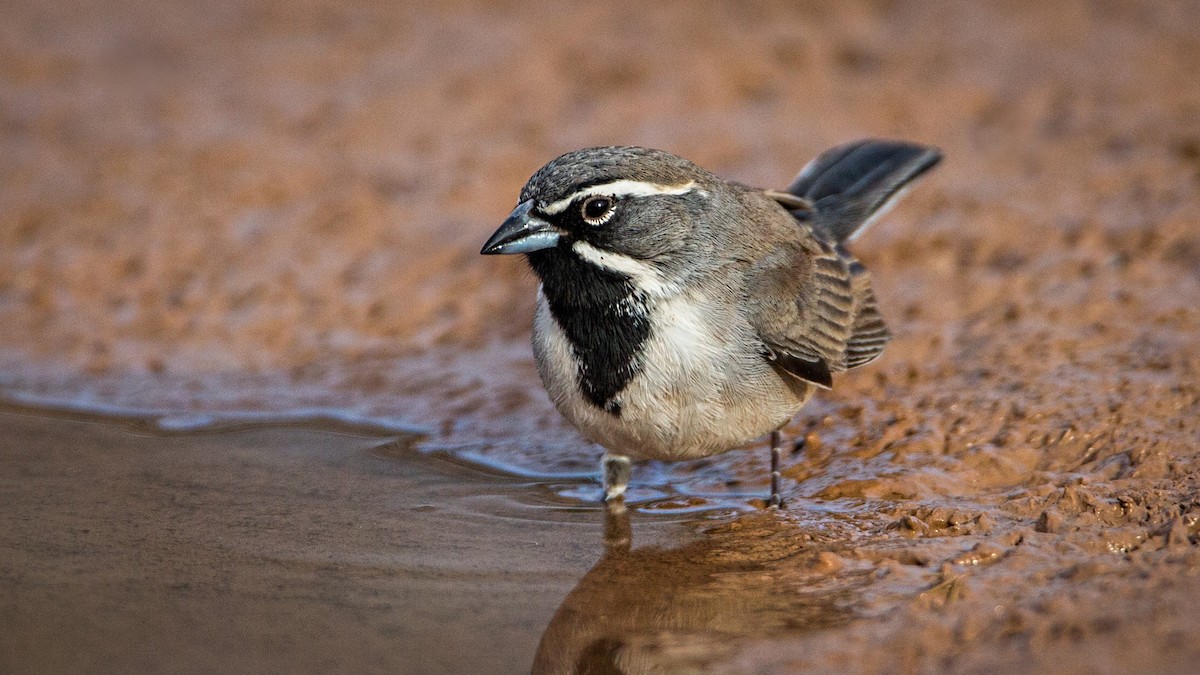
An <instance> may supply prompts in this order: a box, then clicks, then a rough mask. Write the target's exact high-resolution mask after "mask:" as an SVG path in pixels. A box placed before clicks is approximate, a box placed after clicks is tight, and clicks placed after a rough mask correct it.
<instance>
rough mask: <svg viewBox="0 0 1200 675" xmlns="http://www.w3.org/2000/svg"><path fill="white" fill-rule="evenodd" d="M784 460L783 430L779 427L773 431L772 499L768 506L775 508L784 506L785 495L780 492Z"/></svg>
mask: <svg viewBox="0 0 1200 675" xmlns="http://www.w3.org/2000/svg"><path fill="white" fill-rule="evenodd" d="M782 462H783V432H782V431H780V430H779V429H776V430H775V431H772V432H771V499H770V500H769V501H768V502H767V506H768V507H769V508H773V509H781V508H783V497H782V496H781V495H780V494H779V479H780V473H779V465H780V464H781V463H782Z"/></svg>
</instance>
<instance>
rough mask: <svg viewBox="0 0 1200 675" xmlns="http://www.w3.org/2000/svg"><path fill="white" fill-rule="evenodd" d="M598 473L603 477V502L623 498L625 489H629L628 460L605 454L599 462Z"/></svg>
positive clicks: (621, 456)
mask: <svg viewBox="0 0 1200 675" xmlns="http://www.w3.org/2000/svg"><path fill="white" fill-rule="evenodd" d="M600 471H601V473H602V474H603V476H604V501H606V502H610V501H612V500H614V499H618V498H620V497H622V496H624V494H625V488H627V487H629V473H630V471H631V469H630V468H629V458H628V457H626V456H624V455H610V454H609V453H607V452H606V453H604V457H603V458H602V459H601V460H600Z"/></svg>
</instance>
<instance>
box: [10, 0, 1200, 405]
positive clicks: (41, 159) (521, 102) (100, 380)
mask: <svg viewBox="0 0 1200 675" xmlns="http://www.w3.org/2000/svg"><path fill="white" fill-rule="evenodd" d="M4 14H5V20H4V22H3V26H0V387H2V388H3V390H4V391H6V392H8V393H9V394H11V395H20V396H24V397H33V398H37V399H39V400H58V401H75V402H77V403H80V404H100V403H104V404H108V405H114V406H124V407H129V408H171V409H208V408H211V409H260V408H261V409H289V408H292V407H295V406H301V405H318V406H319V405H336V406H349V407H354V408H357V409H360V410H363V411H368V412H371V413H372V414H379V415H387V416H399V417H401V418H405V419H409V420H411V421H414V422H418V423H422V424H432V425H441V426H442V428H453V427H454V425H455V424H456V422H455V420H458V419H459V418H460V417H461V416H463V415H466V414H469V413H472V412H476V411H479V410H480V408H481V407H485V408H486V407H489V406H490V407H491V408H490V409H492V410H493V412H495V413H496V414H503V413H505V412H506V411H510V410H512V409H514V406H515V407H518V408H519V407H520V406H522V405H526V404H528V405H529V406H531V407H532V408H533V409H535V410H538V411H542V412H546V410H547V408H546V405H545V403H544V398H543V397H541V394H540V392H539V391H536V389H533V390H532V391H531V388H532V387H534V385H535V383H534V381H533V379H532V377H533V375H532V369H531V368H530V363H531V362H530V359H529V356H528V350H527V348H526V346H525V344H526V342H525V341H526V339H527V334H528V329H529V323H530V322H529V317H530V315H531V312H532V305H533V287H534V283H533V281H532V279H531V278H530V275H529V274H528V273H526V272H525V271H524V270H523V266H522V264H521V261H519V260H496V259H483V258H480V257H479V256H478V255H477V252H478V248H479V246H480V244H481V242H482V241H483V240H484V239H485V238H486V236H487V235H488V234H489V233H490V232H491V231H492V229H493V228H494V227H495V226H496V225H497V224H498V223H499V222H500V221H501V220H502V219H503V217H504V216H505V215H506V214H507V212H508V211H509V209H510V208H511V206H512V205H513V204H514V203H515V198H516V194H517V192H518V191H519V189H520V187H521V186H522V184H523V183H524V181H525V179H526V178H527V177H528V176H529V175H530V174H531V173H532V172H533V171H534V170H536V169H537V168H538V167H539V166H540V165H541V164H543V163H544V162H546V161H548V160H549V159H551V158H553V157H554V156H556V155H557V154H559V153H561V152H564V151H566V150H570V149H574V148H578V147H582V146H588V145H600V144H615V143H620V144H641V145H648V146H653V147H658V148H663V149H666V150H670V151H672V152H675V153H678V154H681V155H683V156H686V157H688V158H690V159H692V160H694V161H696V162H697V163H699V164H701V165H702V166H705V167H706V168H709V169H712V170H714V171H715V172H717V173H719V174H720V175H722V176H724V177H726V178H730V179H735V180H739V181H743V182H747V183H751V184H757V185H762V186H765V187H770V186H776V187H777V186H782V185H785V184H786V183H787V182H788V181H789V180H790V178H791V176H792V175H793V174H794V173H795V172H796V171H797V170H798V169H799V168H800V167H801V166H802V165H803V164H804V163H805V162H806V161H808V159H810V158H811V157H812V156H813V155H815V154H816V153H818V152H820V151H821V150H823V149H825V148H827V147H829V146H831V145H834V144H837V143H840V142H844V141H847V140H851V139H855V138H859V137H864V136H892V137H899V138H906V139H911V140H915V141H919V142H924V143H929V144H933V145H937V146H940V147H942V148H943V149H944V151H945V153H946V156H947V158H948V159H947V161H946V163H945V164H944V166H943V167H942V169H941V170H939V171H938V172H937V174H936V175H935V177H934V178H933V179H932V180H930V181H929V182H928V183H927V184H923V185H922V186H921V189H920V190H917V191H915V192H914V194H913V195H912V196H911V197H910V199H909V200H908V201H907V202H906V203H905V205H904V206H903V207H902V208H901V209H900V210H898V211H897V212H896V213H895V215H893V216H892V217H891V218H890V219H889V220H890V222H888V223H885V224H884V225H883V226H881V227H879V228H876V230H875V231H873V232H872V233H871V236H869V237H865V238H863V240H861V241H860V242H859V244H858V246H857V248H856V253H858V254H859V255H860V256H861V257H863V258H864V259H865V260H866V261H867V262H868V264H869V265H870V266H871V268H872V269H873V270H874V272H875V275H876V278H877V279H878V280H879V281H878V282H877V285H878V286H880V287H881V290H880V295H881V301H882V302H881V304H882V306H883V307H884V310H885V314H887V315H888V317H889V319H890V320H891V322H892V323H893V325H894V327H896V328H897V331H898V336H899V339H898V341H897V343H896V345H895V346H894V349H893V354H892V356H893V358H891V359H888V360H886V361H885V362H884V363H886V364H889V365H887V366H885V367H886V368H889V370H888V371H885V372H893V371H894V372H896V373H899V372H903V371H904V369H906V368H910V367H917V368H924V367H926V366H925V365H924V364H927V363H929V362H930V361H936V360H950V361H953V360H955V359H956V358H957V357H959V356H962V355H961V354H956V352H954V351H953V350H952V349H950V348H949V347H947V346H946V345H947V343H948V342H950V341H952V340H953V339H954V338H955V336H957V335H959V334H960V333H962V332H963V331H968V330H970V326H968V325H967V323H964V321H966V319H965V318H964V317H972V316H974V317H976V319H977V318H978V317H979V316H981V315H988V316H991V314H990V313H997V312H998V313H999V314H996V316H998V317H1003V316H1007V317H1008V319H1007V324H1005V325H1008V326H1010V328H1011V329H1012V330H1013V331H1015V333H1024V334H1032V333H1036V332H1037V331H1043V332H1045V331H1051V332H1053V331H1056V330H1059V329H1061V330H1062V331H1063V337H1064V338H1066V337H1070V339H1077V338H1076V337H1071V336H1072V335H1074V333H1077V332H1078V330H1079V329H1080V327H1081V326H1086V325H1088V324H1090V323H1095V322H1096V321H1098V320H1099V317H1100V316H1101V315H1107V314H1108V312H1107V311H1104V312H1099V310H1097V312H1099V313H1093V314H1088V315H1086V316H1077V315H1076V313H1077V312H1084V313H1085V314H1086V313H1087V312H1088V311H1089V310H1088V305H1090V304H1092V303H1094V302H1110V301H1112V302H1116V300H1114V299H1113V298H1111V297H1109V295H1106V294H1108V293H1109V291H1111V292H1112V293H1121V294H1125V302H1126V303H1127V305H1124V306H1123V307H1125V309H1123V310H1122V311H1123V313H1124V316H1125V317H1126V318H1130V315H1129V312H1130V311H1141V310H1138V309H1136V308H1138V307H1144V306H1145V305H1146V304H1154V303H1160V304H1157V305H1155V309H1154V310H1153V312H1152V313H1153V314H1154V315H1155V316H1158V315H1170V314H1171V313H1172V312H1176V311H1179V312H1184V313H1186V314H1187V318H1188V320H1189V321H1194V319H1195V314H1194V311H1193V310H1192V304H1193V303H1192V302H1191V300H1188V301H1187V302H1174V301H1173V300H1172V298H1176V299H1178V298H1180V296H1181V295H1183V294H1182V293H1180V286H1179V284H1180V283H1183V284H1186V289H1187V290H1188V291H1189V292H1191V291H1194V290H1195V285H1196V277H1197V270H1198V269H1200V239H1198V238H1197V235H1196V234H1194V233H1193V230H1194V228H1192V227H1191V218H1190V217H1187V218H1185V215H1184V214H1188V213H1190V214H1195V213H1196V212H1197V208H1196V207H1197V202H1198V198H1197V181H1198V175H1200V123H1198V121H1200V87H1197V85H1196V81H1195V73H1197V72H1200V33H1197V31H1196V28H1195V27H1196V26H1197V25H1200V9H1198V6H1197V4H1196V3H1194V2H1186V1H1180V2H1170V1H1163V2H1106V1H1103V0H1092V1H1082V0H1080V1H1074V2H1056V3H1042V2H1034V1H1022V0H1009V1H1003V0H1000V1H994V2H984V3H958V2H950V1H945V2H939V1H929V2H899V1H894V0H875V1H871V2H841V1H832V0H831V1H817V2H803V3H794V2H764V1H752V2H702V3H695V2H662V3H656V4H654V5H653V6H648V5H645V4H644V3H637V2H613V3H594V2H555V3H548V4H546V3H522V2H440V3H404V2H356V1H351V2H320V1H314V0H304V1H300V2H270V1H261V2H260V1H253V0H241V1H237V2H222V1H212V2H203V3H190V2H161V1H149V0H147V1H144V2H143V1H139V0H118V1H117V2H105V3H90V2H86V1H84V0H74V1H71V2H60V3H44V2H35V1H25V0H10V1H9V2H6V3H5V11H4ZM1145 258H1149V259H1151V261H1152V262H1149V263H1147V264H1148V265H1149V267H1148V268H1146V269H1141V268H1138V267H1136V266H1135V267H1134V268H1132V269H1130V268H1129V267H1127V266H1125V264H1126V263H1129V262H1133V263H1138V262H1139V261H1141V260H1142V259H1145ZM1110 263H1120V265H1121V266H1119V267H1113V265H1112V264H1110ZM1106 265H1107V267H1106ZM1163 265H1167V267H1163ZM1080 266H1083V267H1086V268H1088V270H1090V271H1088V270H1082V271H1081V267H1080ZM1097 270H1105V271H1107V274H1108V277H1112V278H1108V277H1106V276H1105V275H1104V274H1100V272H1098V271H1097ZM1139 270H1140V271H1139ZM1084 272H1087V273H1086V274H1085V273H1084ZM1131 274H1132V275H1133V277H1130V276H1128V275H1131ZM1097 275H1099V276H1100V277H1102V278H1098V276H1097ZM1112 275H1126V276H1121V277H1120V278H1117V277H1116V276H1112ZM1097 284H1100V285H1101V287H1102V288H1101V290H1100V291H1095V290H1092V289H1094V288H1095V287H1096V285H1097ZM1106 284H1107V285H1106ZM1189 297H1192V298H1194V297H1195V296H1194V295H1192V296H1189ZM1161 303H1165V304H1161ZM1129 307H1134V308H1135V309H1133V310H1130V309H1129ZM1109 309H1111V307H1110V308H1109ZM1064 314H1070V315H1072V316H1073V317H1074V318H1073V319H1072V320H1071V321H1069V322H1068V325H1065V326H1064V325H1063V323H1062V319H1063V315H1064ZM1151 319H1152V317H1150V316H1148V315H1147V316H1142V315H1140V314H1139V315H1138V317H1137V318H1133V319H1131V320H1132V321H1133V328H1131V329H1130V330H1131V331H1132V332H1130V333H1129V334H1127V335H1124V336H1115V338H1114V336H1113V335H1112V334H1111V333H1110V334H1109V336H1108V338H1109V339H1117V340H1118V342H1119V341H1120V339H1122V338H1124V339H1128V340H1132V341H1139V339H1138V336H1139V333H1138V332H1137V330H1135V328H1137V326H1139V325H1144V324H1145V323H1146V322H1148V321H1150V320H1151ZM1177 319H1178V317H1177ZM955 322H958V323H955ZM976 323H978V322H977V321H976ZM973 325H974V324H973ZM1189 325H1190V324H1189ZM1047 335H1048V334H1047ZM1044 337H1046V336H1044ZM942 338H946V341H944V342H941V343H940V346H939V344H937V343H936V342H937V340H940V339H942ZM931 339H932V340H934V342H935V344H933V346H932V347H931V346H930V341H931ZM1155 339H1156V340H1158V341H1159V342H1161V341H1163V340H1166V342H1167V343H1170V342H1171V339H1172V338H1170V336H1167V337H1161V338H1155ZM1140 342H1144V340H1142V341H1140ZM1127 346H1128V345H1125V347H1127ZM1174 346H1175V345H1173V344H1166V345H1165V346H1161V345H1160V347H1161V349H1160V351H1163V350H1165V351H1166V352H1171V351H1173V347H1174ZM1125 347H1120V348H1116V349H1117V351H1128V350H1127V349H1125ZM930 349H933V352H929V350H930ZM1018 351H1020V352H1025V353H1027V352H1028V349H1025V348H1022V349H1021V350H1018ZM1111 356H1113V355H1112V354H1106V355H1103V357H1104V358H1108V357H1111ZM1160 356H1161V354H1160ZM1168 357H1169V355H1168ZM1148 358H1149V357H1148ZM1164 358H1167V357H1164ZM514 383H515V384H514ZM530 396H532V399H529V397H530ZM558 424H559V423H558V422H557V421H554V418H553V417H552V416H551V417H548V418H545V420H544V425H550V426H557V425H558Z"/></svg>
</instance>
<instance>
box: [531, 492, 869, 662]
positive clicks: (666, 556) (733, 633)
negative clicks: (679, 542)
mask: <svg viewBox="0 0 1200 675" xmlns="http://www.w3.org/2000/svg"><path fill="white" fill-rule="evenodd" d="M777 518H778V516H777V515H776V514H775V513H772V512H762V513H759V514H755V515H750V516H744V517H742V518H739V519H737V520H735V521H733V522H730V523H726V524H724V525H719V526H716V527H714V528H712V529H711V530H709V531H708V532H706V533H705V534H704V536H703V537H701V538H700V539H698V540H696V541H693V542H691V543H689V544H687V545H684V546H682V547H680V548H672V549H662V548H656V547H644V548H640V549H635V548H634V547H633V541H632V527H631V524H630V516H629V511H628V509H627V508H626V507H625V504H624V501H623V500H619V499H618V500H614V501H613V502H610V504H609V505H608V507H607V509H606V512H605V522H604V539H605V542H604V543H605V551H604V554H603V555H602V556H601V558H600V560H599V561H598V562H597V563H596V564H595V566H593V567H592V569H591V570H590V571H588V573H587V574H586V575H584V577H583V578H582V579H581V580H580V581H579V583H578V584H577V585H576V586H575V588H574V589H573V590H572V591H571V592H570V593H569V594H567V597H566V598H565V599H564V600H563V602H562V604H561V605H560V606H559V608H558V611H557V612H555V614H554V618H553V619H551V621H550V625H549V626H547V627H546V630H545V632H544V633H543V634H542V639H541V643H540V644H539V645H538V649H537V654H536V656H535V658H534V664H533V668H532V670H533V672H534V673H636V672H645V671H658V670H665V671H668V672H677V671H691V670H696V669H702V668H704V666H705V665H706V664H709V663H711V662H713V661H714V660H717V659H720V658H721V657H722V656H723V655H728V654H730V652H731V651H732V650H733V649H735V648H736V645H737V640H736V638H761V637H770V636H774V635H780V634H785V633H800V632H805V631H809V630H813V629H817V628H822V627H826V626H832V625H838V624H843V623H846V622H848V621H850V620H851V619H853V618H854V617H855V616H856V611H855V604H856V603H857V602H858V600H859V599H861V597H862V593H861V591H862V589H863V587H865V586H867V585H868V584H869V583H870V575H869V571H868V570H866V569H862V570H859V569H851V568H850V566H849V565H847V564H845V562H844V561H842V559H841V558H838V557H837V556H833V555H830V554H828V553H824V554H823V553H822V550H823V547H822V545H821V543H820V541H819V540H818V538H815V537H813V536H811V535H810V536H808V537H805V536H803V535H801V536H797V531H796V529H795V528H791V527H782V528H781V527H780V526H779V525H780V524H779V522H778V520H777ZM828 534H829V533H828V532H826V533H825V534H824V536H823V537H821V538H824V537H827V536H828Z"/></svg>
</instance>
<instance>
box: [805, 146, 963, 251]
mask: <svg viewBox="0 0 1200 675" xmlns="http://www.w3.org/2000/svg"><path fill="white" fill-rule="evenodd" d="M941 159H942V153H941V152H939V151H938V150H937V149H936V148H931V147H927V146H923V145H916V144H913V143H904V142H900V141H881V140H865V141H856V142H854V143H848V144H846V145H840V146H838V147H836V148H833V149H831V150H827V151H825V152H824V153H822V154H821V155H820V156H819V157H817V158H816V159H814V160H813V161H811V162H809V163H808V165H807V166H805V167H804V169H803V170H801V171H800V173H799V175H797V176H796V179H795V180H793V181H792V184H791V185H789V186H788V188H787V192H788V193H789V194H791V195H794V196H796V197H799V198H800V199H802V200H804V201H806V202H808V204H810V205H811V207H810V209H809V210H808V212H807V213H806V214H805V215H806V216H807V219H809V220H811V222H812V223H813V225H814V226H815V227H816V228H817V229H818V230H820V231H823V232H824V233H825V234H826V235H828V236H829V237H830V238H831V239H832V240H833V241H835V242H843V241H847V240H851V239H853V238H854V237H856V236H858V235H859V234H861V233H862V232H864V231H865V230H866V229H867V228H868V227H869V226H870V225H871V224H872V223H873V222H875V221H876V220H878V219H879V218H880V217H881V216H882V215H883V214H884V213H886V212H887V211H888V209H890V208H891V207H892V206H893V205H894V204H895V203H896V202H897V201H899V199H900V197H902V196H903V195H904V192H905V188H907V187H908V185H909V184H910V183H912V182H913V181H914V180H916V179H917V178H919V177H920V176H921V175H922V174H924V173H925V172H926V171H928V170H930V169H932V168H933V167H934V166H936V165H937V163H938V162H939V161H941ZM785 206H786V205H785Z"/></svg>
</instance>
